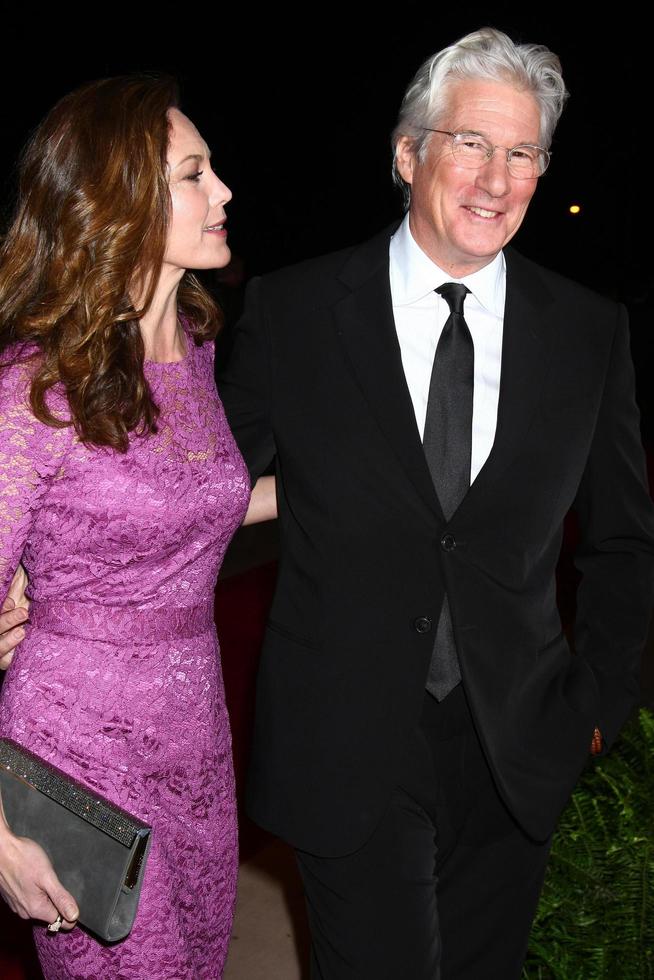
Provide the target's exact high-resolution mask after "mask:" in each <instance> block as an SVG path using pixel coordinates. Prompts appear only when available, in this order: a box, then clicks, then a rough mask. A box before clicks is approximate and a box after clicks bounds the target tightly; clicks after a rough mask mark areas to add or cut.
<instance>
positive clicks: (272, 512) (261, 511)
mask: <svg viewBox="0 0 654 980" xmlns="http://www.w3.org/2000/svg"><path fill="white" fill-rule="evenodd" d="M275 517H277V495H276V492H275V477H274V476H260V477H259V479H258V480H257V482H256V483H255V485H254V490H253V491H252V496H251V497H250V506H249V507H248V510H247V514H246V515H245V520H244V521H243V523H244V524H260V523H261V521H272V520H273V519H274V518H275Z"/></svg>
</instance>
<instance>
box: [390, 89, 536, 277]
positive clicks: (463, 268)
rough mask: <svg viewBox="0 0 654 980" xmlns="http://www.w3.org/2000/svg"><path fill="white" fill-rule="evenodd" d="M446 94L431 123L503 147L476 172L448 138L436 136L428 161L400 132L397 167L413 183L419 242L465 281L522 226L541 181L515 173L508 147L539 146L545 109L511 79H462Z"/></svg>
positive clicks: (412, 222)
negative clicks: (439, 112) (458, 158)
mask: <svg viewBox="0 0 654 980" xmlns="http://www.w3.org/2000/svg"><path fill="white" fill-rule="evenodd" d="M448 92H449V99H448V109H447V111H446V112H445V113H444V114H443V116H442V117H441V118H440V119H439V120H438V121H437V122H434V126H438V128H439V129H447V130H451V131H452V132H468V133H470V132H471V133H478V134H480V135H482V136H485V137H486V138H487V139H488V140H490V142H491V143H492V144H493V145H494V146H497V147H498V149H497V150H496V152H495V153H494V155H493V156H492V158H491V159H490V160H489V161H488V162H487V163H486V164H484V166H482V167H480V168H479V169H470V168H468V167H462V166H460V165H459V164H458V163H457V161H456V160H455V159H454V157H453V155H452V150H451V140H450V137H449V136H443V135H442V134H440V133H433V134H432V136H431V137H430V140H429V143H428V145H427V148H426V153H425V156H424V159H423V160H419V159H418V158H417V157H416V155H415V154H414V152H413V146H412V141H411V140H410V139H409V138H408V137H402V138H401V139H400V140H399V142H398V147H397V168H398V171H399V173H400V174H401V176H402V177H403V178H404V180H405V181H406V182H407V183H408V184H410V185H411V207H410V212H409V220H410V226H411V233H412V235H413V237H414V239H415V240H416V242H417V243H418V245H419V246H420V247H421V249H422V250H423V252H425V253H426V254H427V255H428V256H429V257H430V258H431V259H432V260H433V261H434V262H435V263H436V264H437V265H438V266H440V268H442V269H443V270H444V271H446V272H447V273H448V274H449V275H451V276H453V277H454V278H461V277H462V276H465V275H468V274H469V273H471V272H475V271H477V269H481V268H482V267H483V266H485V265H487V264H488V263H489V262H491V261H492V259H493V258H494V257H495V256H496V255H497V253H498V252H499V251H500V249H501V248H502V247H503V246H504V245H506V243H507V242H509V241H510V240H511V239H512V238H513V236H514V235H515V233H516V232H517V230H518V228H519V227H520V225H521V224H522V220H523V218H524V216H525V213H526V211H527V207H528V205H529V202H530V200H531V198H532V196H533V193H534V191H535V190H536V183H537V178H536V177H532V178H529V179H527V180H521V179H519V178H516V177H512V176H511V174H510V173H509V171H508V168H507V161H506V152H505V149H506V148H511V147H513V146H517V145H519V144H521V143H531V144H538V143H539V135H540V114H539V111H538V105H537V103H536V100H535V99H534V97H533V96H532V95H531V94H530V93H529V92H525V91H520V90H519V89H517V88H514V87H513V86H512V85H510V84H508V83H506V82H495V81H490V80H487V79H462V80H461V81H457V82H453V83H451V84H450V86H449V88H448ZM499 147H503V148H504V149H499Z"/></svg>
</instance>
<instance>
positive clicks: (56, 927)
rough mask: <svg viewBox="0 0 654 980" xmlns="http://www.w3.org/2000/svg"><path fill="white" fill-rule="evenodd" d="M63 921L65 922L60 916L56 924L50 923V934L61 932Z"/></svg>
mask: <svg viewBox="0 0 654 980" xmlns="http://www.w3.org/2000/svg"><path fill="white" fill-rule="evenodd" d="M63 921H64V920H63V919H62V917H61V916H60V915H58V916H57V918H56V919H55V920H54V922H50V923H49V924H48V932H59V930H60V929H61V926H62V923H63Z"/></svg>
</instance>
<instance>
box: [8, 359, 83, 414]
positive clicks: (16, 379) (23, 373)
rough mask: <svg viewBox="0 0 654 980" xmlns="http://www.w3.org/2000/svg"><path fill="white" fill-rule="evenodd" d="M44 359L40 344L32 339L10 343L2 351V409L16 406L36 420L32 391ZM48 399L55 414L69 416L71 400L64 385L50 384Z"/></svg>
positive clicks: (47, 401) (50, 409) (17, 410)
mask: <svg viewBox="0 0 654 980" xmlns="http://www.w3.org/2000/svg"><path fill="white" fill-rule="evenodd" d="M42 359H43V354H42V352H41V350H40V348H39V347H38V345H37V344H34V343H31V342H23V343H15V344H11V345H10V346H8V347H6V348H5V349H4V351H2V353H0V407H1V408H2V410H3V412H7V411H10V410H13V412H14V413H22V414H25V415H26V416H28V417H29V418H30V419H31V420H32V421H34V422H36V421H37V420H36V419H35V418H34V414H33V412H32V408H31V404H30V393H31V390H32V383H33V381H34V379H35V376H36V374H37V373H38V370H39V368H40V367H41V365H42ZM45 400H46V404H47V407H48V409H49V411H50V412H52V414H53V415H54V416H55V418H57V419H59V420H61V421H67V420H68V417H69V415H70V413H69V411H68V401H67V399H66V395H65V392H64V390H63V386H62V385H60V384H56V385H54V386H53V387H52V388H50V389H49V390H48V392H47V395H46V399H45Z"/></svg>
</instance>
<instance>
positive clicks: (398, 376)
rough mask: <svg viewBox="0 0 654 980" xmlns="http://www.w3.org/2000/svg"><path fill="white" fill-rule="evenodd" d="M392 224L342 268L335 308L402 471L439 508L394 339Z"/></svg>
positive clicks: (346, 346) (351, 358) (350, 356)
mask: <svg viewBox="0 0 654 980" xmlns="http://www.w3.org/2000/svg"><path fill="white" fill-rule="evenodd" d="M393 231H394V228H390V229H387V230H386V231H384V232H383V233H382V234H380V235H378V236H376V237H375V238H374V239H372V240H371V241H369V242H366V243H365V244H364V245H362V246H361V247H360V248H359V249H357V250H356V251H355V252H354V254H353V255H352V256H351V258H350V260H349V262H348V263H347V265H346V266H345V268H344V269H343V270H342V272H341V276H340V278H341V280H342V281H343V282H344V283H345V284H346V285H347V286H348V288H349V290H350V292H349V293H348V295H347V296H346V297H345V298H344V299H342V300H340V301H339V302H338V303H337V304H336V306H334V308H333V315H334V323H335V327H336V333H337V334H338V336H339V338H340V341H341V343H342V346H343V350H344V353H345V357H346V360H347V361H348V363H349V365H350V368H351V369H352V371H353V373H354V375H355V377H356V380H357V383H358V385H359V387H360V389H361V391H362V392H363V395H364V397H365V398H366V401H367V402H368V405H369V407H370V409H371V411H372V413H373V415H374V416H375V419H376V420H377V423H378V425H379V427H380V429H381V430H382V432H383V434H384V436H385V437H386V439H387V441H388V443H389V444H390V446H391V448H392V449H393V451H394V453H395V454H396V456H397V457H398V458H399V460H400V463H401V465H402V468H403V469H404V471H405V473H406V475H407V476H408V478H409V479H410V480H411V482H412V483H413V484H414V486H415V488H416V490H417V491H418V493H419V494H420V496H421V497H422V498H423V500H424V502H425V503H426V504H427V506H428V507H429V508H430V509H431V510H435V511H436V513H437V515H438V516H439V517H440V518H441V519H442V511H441V508H440V504H439V502H438V498H437V496H436V492H435V490H434V485H433V482H432V479H431V476H430V473H429V469H428V467H427V462H426V459H425V454H424V451H423V448H422V442H421V439H420V433H419V432H418V427H417V425H416V419H415V414H414V411H413V404H412V402H411V396H410V394H409V389H408V387H407V383H406V378H405V376H404V369H403V367H402V357H401V353H400V345H399V342H398V339H397V332H396V329H395V322H394V320H393V309H392V299H391V289H390V279H389V273H388V247H389V241H390V237H391V234H392V232H393Z"/></svg>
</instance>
